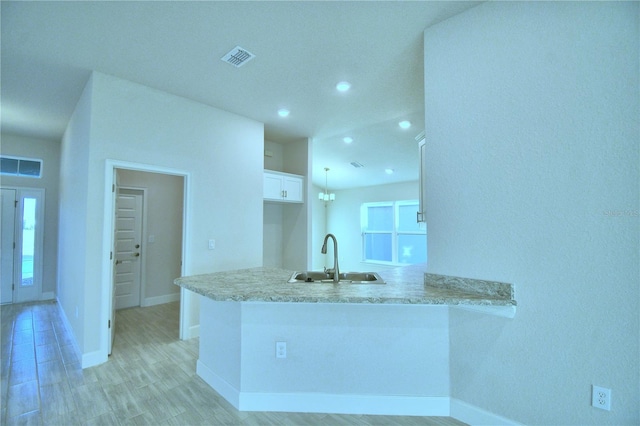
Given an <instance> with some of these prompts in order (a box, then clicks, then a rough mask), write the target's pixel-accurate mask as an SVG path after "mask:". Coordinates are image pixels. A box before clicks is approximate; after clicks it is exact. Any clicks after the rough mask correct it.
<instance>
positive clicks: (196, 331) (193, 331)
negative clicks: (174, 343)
mask: <svg viewBox="0 0 640 426" xmlns="http://www.w3.org/2000/svg"><path fill="white" fill-rule="evenodd" d="M194 337H200V324H198V325H192V326H191V327H189V337H187V339H193V338H194Z"/></svg>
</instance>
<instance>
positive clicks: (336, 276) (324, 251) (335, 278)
mask: <svg viewBox="0 0 640 426" xmlns="http://www.w3.org/2000/svg"><path fill="white" fill-rule="evenodd" d="M329 238H331V239H332V240H333V269H327V268H326V267H325V268H324V272H325V273H331V272H333V282H334V283H337V282H339V281H340V269H339V268H338V240H336V237H335V235H333V234H327V235H325V237H324V243H322V250H321V251H322V254H327V240H328V239H329Z"/></svg>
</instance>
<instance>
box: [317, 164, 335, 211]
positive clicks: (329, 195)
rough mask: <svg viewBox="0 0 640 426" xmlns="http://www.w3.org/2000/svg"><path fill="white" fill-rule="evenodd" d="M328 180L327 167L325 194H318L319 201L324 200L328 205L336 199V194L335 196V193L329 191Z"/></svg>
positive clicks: (326, 171)
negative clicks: (328, 202)
mask: <svg viewBox="0 0 640 426" xmlns="http://www.w3.org/2000/svg"><path fill="white" fill-rule="evenodd" d="M328 179H329V168H328V167H325V168H324V192H320V193H319V194H318V199H319V200H323V201H324V202H325V204H326V203H327V201H333V200H335V199H336V194H334V193H333V192H331V193H330V192H329V190H328V189H327V187H328V185H327V182H328Z"/></svg>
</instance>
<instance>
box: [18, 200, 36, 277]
mask: <svg viewBox="0 0 640 426" xmlns="http://www.w3.org/2000/svg"><path fill="white" fill-rule="evenodd" d="M22 203H23V208H22V281H21V285H22V286H33V258H34V254H35V245H36V205H37V200H36V199H35V198H31V197H24V198H23V199H22Z"/></svg>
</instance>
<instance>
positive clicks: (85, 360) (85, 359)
mask: <svg viewBox="0 0 640 426" xmlns="http://www.w3.org/2000/svg"><path fill="white" fill-rule="evenodd" d="M108 360H109V357H108V356H105V354H104V352H102V351H94V352H89V353H86V354H82V368H89V367H93V366H96V365H100V364H102V363H105V362H107V361H108Z"/></svg>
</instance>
